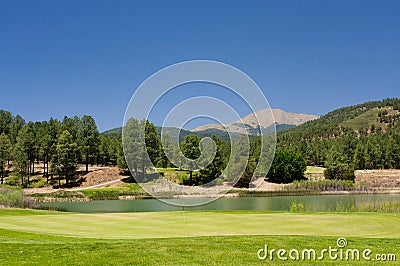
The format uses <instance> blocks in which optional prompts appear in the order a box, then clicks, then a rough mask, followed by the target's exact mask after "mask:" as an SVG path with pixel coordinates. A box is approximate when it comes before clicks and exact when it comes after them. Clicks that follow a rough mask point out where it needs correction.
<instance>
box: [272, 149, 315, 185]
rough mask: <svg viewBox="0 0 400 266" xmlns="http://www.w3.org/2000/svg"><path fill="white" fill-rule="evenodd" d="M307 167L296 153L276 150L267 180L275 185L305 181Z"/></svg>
mask: <svg viewBox="0 0 400 266" xmlns="http://www.w3.org/2000/svg"><path fill="white" fill-rule="evenodd" d="M306 168H307V165H306V161H305V160H304V158H303V157H302V156H301V155H300V154H297V153H295V152H292V151H285V150H276V153H275V157H274V161H273V162H272V165H271V168H270V169H269V172H268V175H267V178H268V181H269V182H273V183H291V182H293V181H295V180H302V179H304V172H305V171H306Z"/></svg>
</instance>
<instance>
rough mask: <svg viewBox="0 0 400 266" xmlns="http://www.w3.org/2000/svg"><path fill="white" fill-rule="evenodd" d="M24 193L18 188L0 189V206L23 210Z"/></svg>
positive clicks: (6, 187)
mask: <svg viewBox="0 0 400 266" xmlns="http://www.w3.org/2000/svg"><path fill="white" fill-rule="evenodd" d="M24 203H25V198H24V192H23V190H22V189H19V188H12V187H8V186H3V187H0V206H4V207H10V208H23V207H24V206H25V204H24Z"/></svg>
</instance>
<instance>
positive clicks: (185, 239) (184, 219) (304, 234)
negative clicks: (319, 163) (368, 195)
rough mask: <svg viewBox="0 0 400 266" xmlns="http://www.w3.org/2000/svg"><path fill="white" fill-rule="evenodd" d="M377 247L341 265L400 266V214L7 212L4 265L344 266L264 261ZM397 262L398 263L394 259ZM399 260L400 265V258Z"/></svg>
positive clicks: (2, 233) (1, 229)
mask: <svg viewBox="0 0 400 266" xmlns="http://www.w3.org/2000/svg"><path fill="white" fill-rule="evenodd" d="M340 237H345V238H346V240H347V241H348V243H347V247H346V248H351V249H355V248H356V249H358V250H364V249H370V250H371V251H372V254H371V255H370V257H371V261H366V260H364V259H363V258H361V259H360V260H346V259H345V258H343V259H342V261H340V264H341V265H353V264H355V265H363V264H365V263H368V262H369V263H371V264H372V263H377V261H375V258H376V257H375V255H376V254H383V255H387V254H392V255H395V257H393V256H392V257H389V256H384V257H383V258H385V260H388V261H385V262H384V263H385V265H396V261H395V259H398V258H397V257H398V256H399V254H400V248H399V243H400V215H399V214H398V213H397V214H387V213H362V212H356V213H308V212H302V213H289V212H265V211H263V212H256V211H191V212H185V213H183V212H142V213H97V214H82V213H65V212H55V211H43V210H22V209H1V210H0V243H1V248H0V265H14V264H26V265H38V264H40V265H49V264H51V265H64V264H71V265H87V264H91V265H100V264H102V265H104V264H107V265H149V264H151V265H153V264H160V265H177V264H190V265H196V264H211V265H220V264H224V265H250V264H262V263H268V264H274V263H276V264H281V263H284V264H285V263H286V264H293V265H309V264H313V263H315V264H321V263H322V265H327V264H328V265H329V264H331V265H333V264H337V263H338V261H337V260H332V259H330V258H329V257H328V256H325V257H324V259H322V260H318V259H316V260H313V259H311V260H307V259H305V260H301V259H300V260H292V259H288V260H286V261H282V260H278V259H277V257H276V256H275V257H274V258H273V259H272V260H271V259H270V258H269V257H268V258H267V259H266V260H260V259H259V258H258V256H257V252H258V251H259V250H260V249H263V248H264V247H265V245H268V247H270V249H276V250H278V249H286V250H291V249H293V248H297V249H299V250H302V249H315V250H316V251H317V254H319V253H318V252H319V251H320V250H322V249H326V248H329V247H330V246H332V247H336V248H337V245H336V244H337V243H336V241H337V239H338V238H340ZM389 260H391V261H389ZM397 263H398V262H397Z"/></svg>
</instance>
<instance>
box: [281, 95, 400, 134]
mask: <svg viewBox="0 0 400 266" xmlns="http://www.w3.org/2000/svg"><path fill="white" fill-rule="evenodd" d="M399 125H400V99H397V98H394V99H385V100H382V101H371V102H366V103H363V104H357V105H354V106H348V107H344V108H340V109H337V110H334V111H332V112H329V113H327V114H326V115H324V116H321V117H320V118H318V119H315V120H312V121H309V122H306V123H304V124H302V125H299V126H297V127H295V128H293V129H291V130H289V131H286V132H282V133H281V134H280V136H290V137H291V138H294V139H297V140H300V139H301V140H312V139H329V138H335V137H339V136H344V135H349V134H356V135H357V136H360V135H369V134H371V133H376V132H378V131H379V132H380V131H382V132H386V131H388V130H389V129H395V128H398V127H399Z"/></svg>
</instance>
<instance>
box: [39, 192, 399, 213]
mask: <svg viewBox="0 0 400 266" xmlns="http://www.w3.org/2000/svg"><path fill="white" fill-rule="evenodd" d="M196 201H201V199H190V200H189V199H185V203H189V202H190V203H196ZM180 202H181V201H180V200H177V203H180ZM293 202H296V203H299V202H301V203H303V204H304V206H305V210H306V211H332V210H335V208H337V206H341V207H344V208H346V210H349V209H351V207H352V206H356V207H360V206H363V205H365V204H369V205H372V206H374V205H376V206H379V205H380V204H382V203H385V202H400V194H362V195H317V196H279V197H241V198H220V199H218V200H216V201H213V202H211V203H208V204H205V205H201V206H196V207H185V210H270V211H289V210H290V206H291V204H292V203H293ZM42 205H44V206H47V207H53V208H61V209H64V210H66V211H69V212H83V213H93V212H156V211H179V210H182V207H177V206H172V205H169V204H166V203H163V202H161V201H159V200H156V199H142V200H97V201H88V202H48V203H42Z"/></svg>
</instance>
